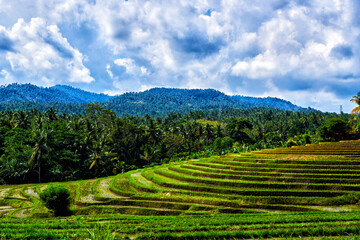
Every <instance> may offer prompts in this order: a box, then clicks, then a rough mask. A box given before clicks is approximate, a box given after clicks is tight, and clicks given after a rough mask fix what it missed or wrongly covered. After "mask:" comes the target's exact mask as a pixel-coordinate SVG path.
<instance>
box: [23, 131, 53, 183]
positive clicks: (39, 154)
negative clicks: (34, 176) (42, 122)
mask: <svg viewBox="0 0 360 240" xmlns="http://www.w3.org/2000/svg"><path fill="white" fill-rule="evenodd" d="M51 133H52V131H48V130H41V131H40V130H39V131H37V132H36V135H35V141H36V142H35V146H34V148H33V152H32V154H31V157H30V160H29V164H31V165H33V166H37V167H38V174H39V182H40V180H41V179H40V177H41V174H40V173H41V165H42V161H43V158H44V154H46V153H48V152H49V150H50V148H49V142H50V139H51Z"/></svg>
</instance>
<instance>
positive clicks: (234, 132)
mask: <svg viewBox="0 0 360 240" xmlns="http://www.w3.org/2000/svg"><path fill="white" fill-rule="evenodd" d="M252 128H253V125H252V124H251V123H250V121H249V120H247V119H232V120H231V122H230V123H228V124H227V125H226V128H225V131H226V133H227V135H228V136H229V137H231V138H232V139H234V140H235V141H237V142H241V143H249V142H251V138H250V137H249V135H248V134H247V133H246V132H245V130H246V129H252Z"/></svg>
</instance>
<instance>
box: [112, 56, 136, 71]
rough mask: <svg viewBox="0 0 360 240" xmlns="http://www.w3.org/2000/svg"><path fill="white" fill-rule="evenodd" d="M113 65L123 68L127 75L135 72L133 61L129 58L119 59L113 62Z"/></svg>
mask: <svg viewBox="0 0 360 240" xmlns="http://www.w3.org/2000/svg"><path fill="white" fill-rule="evenodd" d="M114 63H115V64H116V65H118V66H122V67H125V69H126V72H127V73H134V71H135V67H136V66H135V64H134V60H132V59H131V58H119V59H116V60H115V61H114Z"/></svg>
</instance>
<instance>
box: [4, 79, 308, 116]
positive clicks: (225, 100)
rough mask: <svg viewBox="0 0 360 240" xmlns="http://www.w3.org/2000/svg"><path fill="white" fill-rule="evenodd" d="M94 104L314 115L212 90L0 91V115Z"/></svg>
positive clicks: (145, 110)
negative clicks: (117, 92) (108, 92)
mask: <svg viewBox="0 0 360 240" xmlns="http://www.w3.org/2000/svg"><path fill="white" fill-rule="evenodd" d="M91 102H97V103H98V104H100V105H101V106H102V108H106V109H109V110H111V111H113V112H115V113H116V114H117V115H118V116H125V115H126V114H129V115H139V116H145V115H146V114H149V115H150V116H152V117H164V116H166V115H167V114H169V113H171V112H181V113H189V112H190V111H195V110H205V111H206V110H211V109H212V110H219V109H234V108H239V109H248V108H254V107H259V108H268V109H279V110H289V111H306V112H309V111H315V110H314V109H311V108H301V107H299V106H296V105H294V104H292V103H290V102H288V101H285V100H282V99H278V98H270V97H268V98H254V97H244V96H228V95H226V94H224V93H222V92H219V91H217V90H213V89H205V90H203V89H172V88H153V89H150V90H147V91H144V92H138V93H134V92H130V93H125V94H122V95H119V96H115V97H110V96H107V95H104V94H95V93H90V92H86V91H83V90H80V89H76V88H72V87H69V86H61V85H57V86H54V87H50V88H43V87H37V86H34V85H31V84H22V85H21V84H11V85H7V86H2V87H0V111H7V110H23V111H27V110H31V109H34V108H36V109H38V110H39V111H46V110H47V109H49V108H53V109H55V110H56V111H57V112H58V113H68V114H85V113H86V104H87V103H91Z"/></svg>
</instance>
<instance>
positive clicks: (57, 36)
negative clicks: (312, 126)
mask: <svg viewBox="0 0 360 240" xmlns="http://www.w3.org/2000/svg"><path fill="white" fill-rule="evenodd" d="M358 2H359V1H358V0H294V1H289V0H288V1H285V0H266V1H264V0H223V1H221V0H198V1H196V0H189V1H185V0H184V1H174V0H156V1H155V0H153V1H141V0H128V1H123V0H34V1H28V0H11V1H9V0H0V84H1V85H3V84H10V83H13V82H19V83H33V84H36V85H39V86H52V85H56V84H66V85H71V86H74V87H78V88H81V89H85V90H89V91H93V92H103V93H107V94H111V95H114V94H121V93H124V92H128V91H143V90H146V89H149V88H152V87H177V88H214V89H218V90H220V91H222V92H225V93H227V94H238V95H246V96H258V97H267V96H272V97H279V98H283V99H286V100H289V101H292V102H293V103H296V104H297V105H300V106H303V107H308V106H311V107H313V108H317V109H320V110H323V111H335V112H339V107H340V105H342V106H343V110H344V112H350V111H351V109H352V108H353V107H354V104H353V103H351V102H350V101H349V100H350V98H351V97H352V96H353V95H356V93H357V92H359V91H360V61H359V60H360V56H359V54H360V18H359V17H358V16H360V12H359V9H360V8H359V7H360V5H359V3H358Z"/></svg>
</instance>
